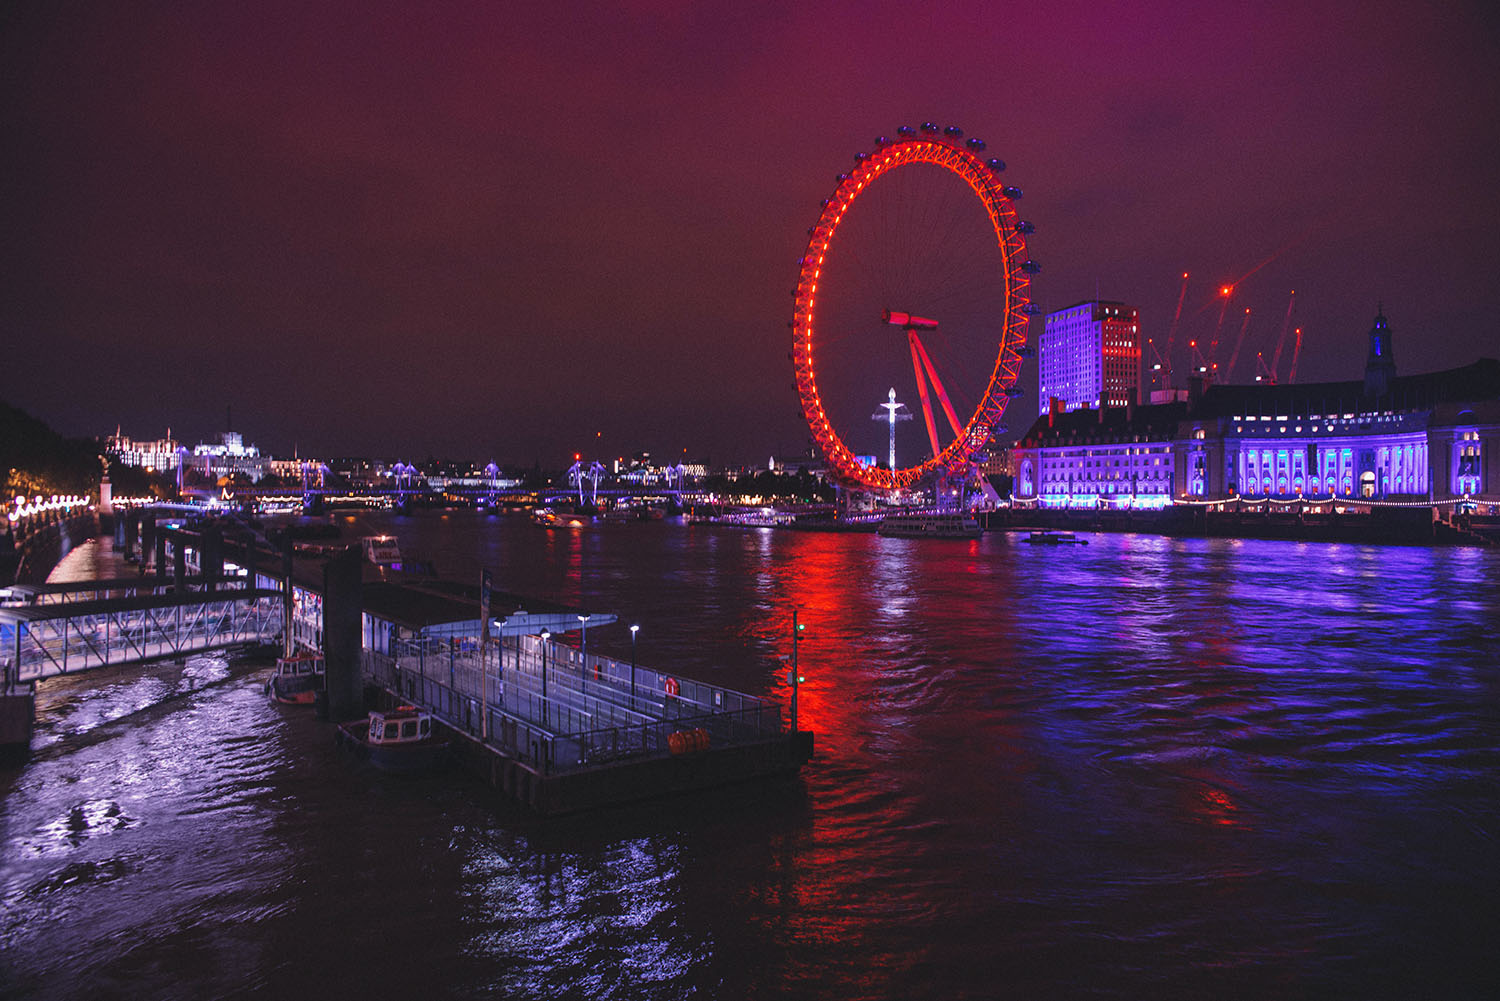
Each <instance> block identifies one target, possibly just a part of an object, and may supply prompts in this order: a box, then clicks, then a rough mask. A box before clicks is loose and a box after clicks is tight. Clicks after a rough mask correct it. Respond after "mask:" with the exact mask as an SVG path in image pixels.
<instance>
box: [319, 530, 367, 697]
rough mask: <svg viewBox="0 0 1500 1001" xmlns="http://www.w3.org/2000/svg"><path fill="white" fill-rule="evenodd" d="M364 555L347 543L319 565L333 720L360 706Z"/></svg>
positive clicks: (327, 674)
mask: <svg viewBox="0 0 1500 1001" xmlns="http://www.w3.org/2000/svg"><path fill="white" fill-rule="evenodd" d="M363 580H364V555H363V554H362V553H361V552H360V551H359V549H358V548H356V547H353V546H351V547H350V548H348V549H345V550H344V551H343V552H342V553H340V554H339V555H337V556H335V557H333V558H332V559H331V560H329V561H328V563H327V564H326V565H325V566H324V568H323V670H324V672H325V675H324V676H325V678H326V684H327V686H328V698H327V702H326V705H325V707H324V708H325V709H326V711H327V713H328V718H329V719H331V720H333V721H335V722H342V721H343V720H346V719H353V718H354V717H356V716H358V715H359V714H360V712H361V711H363V709H364V681H363V679H362V678H361V676H360V653H361V650H362V646H363V643H362V638H361V636H360V618H361V616H362V615H363V614H364V600H363V598H364V596H363V593H362V588H361V585H362V583H363Z"/></svg>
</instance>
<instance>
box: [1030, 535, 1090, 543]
mask: <svg viewBox="0 0 1500 1001" xmlns="http://www.w3.org/2000/svg"><path fill="white" fill-rule="evenodd" d="M1026 541H1027V542H1029V543H1031V544H1032V545H1034V546H1066V545H1074V546H1086V545H1088V544H1089V540H1088V539H1080V538H1079V537H1078V536H1076V535H1074V534H1073V533H1072V532H1032V533H1031V534H1030V535H1028V536H1027V537H1026Z"/></svg>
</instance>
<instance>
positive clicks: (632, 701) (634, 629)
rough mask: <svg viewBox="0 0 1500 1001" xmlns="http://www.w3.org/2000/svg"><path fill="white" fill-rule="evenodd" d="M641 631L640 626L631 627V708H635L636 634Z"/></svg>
mask: <svg viewBox="0 0 1500 1001" xmlns="http://www.w3.org/2000/svg"><path fill="white" fill-rule="evenodd" d="M640 631H641V627H640V626H631V627H630V708H632V709H634V708H635V634H636V633H638V632H640Z"/></svg>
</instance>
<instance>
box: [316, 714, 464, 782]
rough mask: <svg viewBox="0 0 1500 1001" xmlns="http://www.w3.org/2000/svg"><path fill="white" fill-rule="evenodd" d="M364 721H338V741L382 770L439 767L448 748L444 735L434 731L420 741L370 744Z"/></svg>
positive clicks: (409, 771) (401, 772)
mask: <svg viewBox="0 0 1500 1001" xmlns="http://www.w3.org/2000/svg"><path fill="white" fill-rule="evenodd" d="M367 729H368V723H367V722H366V721H365V720H353V721H351V722H348V723H340V724H339V726H338V732H337V736H338V742H339V743H340V744H341V745H342V746H343V747H345V748H347V749H348V750H349V751H350V752H352V753H353V754H354V756H355V757H357V758H361V759H363V760H365V761H368V762H369V763H370V764H371V765H373V766H375V767H376V768H378V769H380V770H381V771H383V772H390V773H392V774H395V775H415V774H419V773H421V772H429V771H433V770H435V769H438V768H441V767H442V766H443V765H444V764H445V763H446V762H447V761H448V758H449V756H450V754H451V752H452V747H451V742H450V741H449V740H448V738H447V737H443V736H439V735H436V734H434V735H433V736H432V737H429V738H426V739H424V740H420V741H414V742H410V743H402V744H372V743H370V742H369V741H368V740H366V739H365V732H366V730H367Z"/></svg>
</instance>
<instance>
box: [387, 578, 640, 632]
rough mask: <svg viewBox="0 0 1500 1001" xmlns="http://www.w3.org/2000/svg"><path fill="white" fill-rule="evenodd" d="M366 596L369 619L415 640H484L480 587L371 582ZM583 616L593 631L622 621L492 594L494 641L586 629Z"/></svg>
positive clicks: (577, 609) (616, 618) (550, 603)
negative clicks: (415, 638) (425, 637)
mask: <svg viewBox="0 0 1500 1001" xmlns="http://www.w3.org/2000/svg"><path fill="white" fill-rule="evenodd" d="M362 596H363V601H364V611H365V614H366V615H368V616H372V617H374V618H376V619H383V620H385V621H386V622H388V623H391V624H393V625H397V626H400V627H402V628H403V629H405V630H407V631H409V632H410V633H411V634H413V635H419V636H430V637H434V638H445V639H447V638H454V639H457V638H462V637H472V638H475V639H477V638H478V637H479V632H480V628H479V627H480V617H479V589H478V587H475V586H469V585H464V584H458V583H456V582H453V581H423V582H422V583H420V584H408V583H396V582H391V581H369V582H366V583H365V585H364V588H363V591H362ZM584 616H587V620H586V621H587V624H588V625H590V626H606V625H610V624H611V623H614V622H616V621H618V616H616V615H614V614H612V613H609V612H594V611H590V610H587V609H582V608H571V607H569V606H567V605H561V604H557V603H554V602H549V601H540V600H537V599H535V598H523V597H521V596H520V595H515V594H509V593H507V592H504V591H492V592H491V593H490V635H491V636H536V635H539V634H540V633H541V632H542V630H544V629H545V630H547V631H548V632H551V633H566V632H570V631H573V630H578V629H582V628H583V627H584V624H585V619H584V618H583V617H584Z"/></svg>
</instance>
